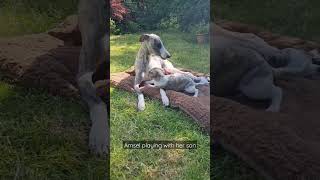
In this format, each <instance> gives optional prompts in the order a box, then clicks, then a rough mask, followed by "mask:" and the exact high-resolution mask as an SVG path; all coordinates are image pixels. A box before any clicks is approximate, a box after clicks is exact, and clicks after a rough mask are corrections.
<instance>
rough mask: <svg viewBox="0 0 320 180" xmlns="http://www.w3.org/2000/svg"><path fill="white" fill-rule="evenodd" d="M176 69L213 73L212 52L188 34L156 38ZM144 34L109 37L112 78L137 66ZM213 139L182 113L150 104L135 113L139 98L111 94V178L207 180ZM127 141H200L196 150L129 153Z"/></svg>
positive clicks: (120, 92) (119, 93)
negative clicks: (140, 41)
mask: <svg viewBox="0 0 320 180" xmlns="http://www.w3.org/2000/svg"><path fill="white" fill-rule="evenodd" d="M157 34H158V35H159V36H160V37H161V38H162V40H163V41H164V43H165V46H166V48H167V49H168V50H169V51H170V53H171V54H172V57H173V58H172V62H173V64H174V65H175V66H176V67H184V68H189V69H193V70H195V71H199V72H204V73H209V68H210V65H209V46H208V45H202V46H199V45H197V44H195V43H192V42H191V41H190V39H189V38H186V37H189V36H190V35H189V34H182V33H178V32H157ZM139 36H140V34H126V35H120V36H111V42H110V45H111V58H110V61H111V65H110V67H111V72H112V73H114V72H120V71H124V70H126V69H128V68H129V67H131V66H132V65H133V64H134V61H135V56H136V53H137V52H138V50H139V47H140V43H139V41H138V40H139ZM209 139H210V138H209V135H208V134H206V133H204V132H202V131H201V129H200V128H199V127H198V126H197V125H196V124H195V123H194V122H193V120H192V119H191V118H190V117H188V116H186V115H185V114H184V113H183V112H182V111H179V110H176V109H172V108H165V107H163V106H162V104H161V102H159V101H155V100H151V99H148V98H147V99H146V110H145V111H143V112H137V111H136V95H135V94H133V93H128V92H125V91H122V90H119V89H117V88H112V89H111V166H110V167H111V178H114V179H131V178H133V177H135V178H136V179H209V177H210V176H209V174H210V170H209V169H210V166H209V165H210V163H209V162H210V147H209V141H210V140H209ZM123 140H196V141H197V143H198V149H196V150H128V149H123V148H122V141H123Z"/></svg>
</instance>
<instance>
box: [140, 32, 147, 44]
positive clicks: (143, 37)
mask: <svg viewBox="0 0 320 180" xmlns="http://www.w3.org/2000/svg"><path fill="white" fill-rule="evenodd" d="M148 39H149V35H148V34H143V35H141V36H140V39H139V41H140V42H143V41H145V40H148Z"/></svg>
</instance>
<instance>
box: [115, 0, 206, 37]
mask: <svg viewBox="0 0 320 180" xmlns="http://www.w3.org/2000/svg"><path fill="white" fill-rule="evenodd" d="M209 4H210V2H209V0H187V1H186V0H144V1H143V2H141V1H140V0H127V1H125V6H127V7H128V8H129V10H130V16H131V17H132V18H131V21H134V22H136V23H138V24H139V25H140V27H141V29H143V30H155V29H159V28H160V29H162V28H163V29H167V28H169V29H179V30H182V31H190V28H191V27H192V26H194V25H197V24H199V23H208V22H209V19H210V5H209ZM121 23H126V22H121Z"/></svg>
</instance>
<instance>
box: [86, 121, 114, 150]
mask: <svg viewBox="0 0 320 180" xmlns="http://www.w3.org/2000/svg"><path fill="white" fill-rule="evenodd" d="M89 147H90V150H91V152H93V153H94V154H97V155H105V154H108V153H109V139H108V130H107V126H103V125H102V126H101V125H97V124H96V125H93V126H92V127H91V130H90V135H89Z"/></svg>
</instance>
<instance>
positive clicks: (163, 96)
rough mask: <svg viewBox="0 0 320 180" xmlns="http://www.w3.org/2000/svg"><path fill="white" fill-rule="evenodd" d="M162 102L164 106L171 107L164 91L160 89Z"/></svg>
mask: <svg viewBox="0 0 320 180" xmlns="http://www.w3.org/2000/svg"><path fill="white" fill-rule="evenodd" d="M160 95H161V100H162V103H163V105H164V106H169V98H168V96H167V94H166V92H165V91H164V90H163V89H160Z"/></svg>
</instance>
